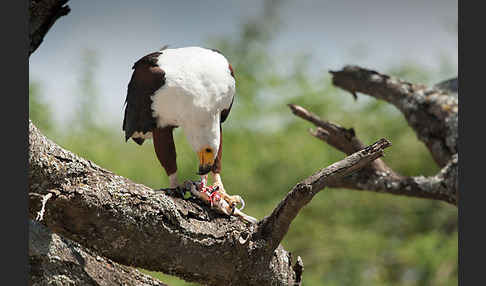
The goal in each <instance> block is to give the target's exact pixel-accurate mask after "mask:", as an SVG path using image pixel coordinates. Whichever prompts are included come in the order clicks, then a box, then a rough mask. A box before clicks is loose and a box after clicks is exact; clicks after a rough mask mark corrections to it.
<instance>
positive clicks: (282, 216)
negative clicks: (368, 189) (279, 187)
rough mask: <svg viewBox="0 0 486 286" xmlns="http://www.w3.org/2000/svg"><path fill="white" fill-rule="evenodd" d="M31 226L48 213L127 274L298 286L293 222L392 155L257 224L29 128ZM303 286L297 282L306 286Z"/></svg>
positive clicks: (352, 164)
mask: <svg viewBox="0 0 486 286" xmlns="http://www.w3.org/2000/svg"><path fill="white" fill-rule="evenodd" d="M29 134H30V136H29V166H30V170H29V197H30V209H29V213H30V216H31V218H34V217H36V216H37V213H38V211H39V210H40V209H42V199H41V198H42V197H43V196H44V195H46V194H49V193H50V194H52V196H51V198H50V199H49V200H48V201H47V203H46V204H45V213H44V220H43V221H44V223H45V224H46V225H47V226H48V227H49V228H50V229H51V230H53V231H54V232H56V233H58V234H60V235H62V236H63V237H66V238H69V239H72V240H74V241H76V242H78V243H80V244H81V245H83V246H85V247H88V248H91V249H93V250H94V251H96V252H97V253H99V254H100V255H102V256H105V257H108V258H110V259H112V260H113V261H116V262H118V263H121V264H124V265H132V266H137V267H142V268H145V269H149V270H155V271H162V272H164V273H167V274H171V275H175V276H178V277H181V278H183V279H185V280H187V281H194V282H199V283H202V284H208V285H294V283H296V282H298V281H301V275H302V270H303V264H302V261H301V260H299V259H297V261H296V262H295V261H293V259H292V256H291V254H290V253H288V252H287V251H285V250H284V249H283V248H282V247H281V246H280V245H279V243H280V241H281V240H282V239H283V237H284V236H285V234H286V232H287V230H288V227H289V225H290V223H291V221H292V220H293V219H294V218H295V216H296V215H297V213H298V212H299V210H300V208H301V207H303V206H304V205H305V204H307V203H308V202H309V201H310V200H311V198H312V196H314V195H315V193H317V192H318V191H319V190H321V189H322V188H324V186H325V184H327V183H326V182H332V181H334V180H337V179H338V178H341V177H342V176H344V175H346V174H349V173H350V172H354V171H356V170H357V169H360V168H362V167H363V166H364V165H366V164H368V163H370V162H371V161H373V160H374V159H376V158H378V157H379V156H381V155H382V154H383V149H384V148H386V147H388V146H389V142H388V141H386V140H384V139H383V140H381V141H379V142H377V143H376V144H374V145H372V146H370V147H367V148H365V149H364V150H362V151H359V152H357V153H356V154H353V155H351V156H349V157H347V158H345V159H343V160H342V161H340V162H337V163H335V164H333V165H331V166H329V167H327V168H324V169H323V170H321V171H319V172H317V173H316V174H314V175H313V176H311V177H309V178H307V179H306V180H304V181H302V182H300V183H299V184H297V185H296V187H294V188H293V190H292V191H291V192H289V194H288V195H287V197H286V198H285V199H284V200H283V201H282V203H281V204H279V206H278V207H277V208H276V210H275V211H274V212H273V213H272V214H271V215H270V216H268V217H267V218H265V219H264V220H262V221H261V222H259V223H258V224H257V225H247V224H245V223H243V222H242V221H240V220H239V219H237V218H235V217H227V216H224V215H219V214H217V213H216V212H214V211H213V210H211V209H210V208H209V207H207V206H205V205H200V202H198V201H195V200H184V199H182V198H178V197H175V196H169V195H168V194H164V193H156V192H154V191H153V190H151V189H149V188H147V187H145V186H143V185H140V184H136V183H134V182H131V181H130V180H128V179H126V178H123V177H120V176H117V175H115V174H113V173H111V172H109V171H107V170H104V169H103V168H101V167H99V166H97V165H96V164H94V163H92V162H91V161H88V160H85V159H82V158H80V157H78V156H76V155H75V154H72V153H71V152H69V151H66V150H64V149H62V148H61V147H59V146H58V145H56V144H55V143H54V142H52V141H50V140H49V139H47V138H46V137H45V136H43V135H42V134H41V133H40V132H39V130H38V129H37V128H36V127H35V126H34V125H33V124H32V123H30V124H29ZM297 284H298V283H297Z"/></svg>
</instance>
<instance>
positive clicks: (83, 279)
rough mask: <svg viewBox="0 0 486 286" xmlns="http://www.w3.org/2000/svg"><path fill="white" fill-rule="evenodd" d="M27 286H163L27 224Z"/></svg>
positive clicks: (35, 224) (31, 224)
mask: <svg viewBox="0 0 486 286" xmlns="http://www.w3.org/2000/svg"><path fill="white" fill-rule="evenodd" d="M29 262H30V264H29V267H30V274H31V275H30V281H29V285H33V286H36V285H37V286H41V285H51V286H53V285H59V286H65V285H93V286H95V285H96V286H98V285H99V286H111V285H140V286H164V285H165V286H167V285H166V284H163V283H162V282H159V281H157V280H155V279H153V278H152V277H150V276H148V275H145V274H143V273H140V272H139V271H138V270H135V269H133V268H131V267H127V266H123V265H120V264H118V263H115V262H113V261H111V260H110V259H106V258H103V257H101V256H99V255H97V254H96V253H94V252H93V251H91V250H88V249H85V248H84V247H82V246H81V245H79V244H78V243H76V242H73V241H71V240H69V239H65V238H62V237H61V236H59V235H57V234H55V233H53V232H52V231H50V230H49V229H48V228H46V227H45V226H44V225H42V224H40V223H38V222H36V221H33V220H29Z"/></svg>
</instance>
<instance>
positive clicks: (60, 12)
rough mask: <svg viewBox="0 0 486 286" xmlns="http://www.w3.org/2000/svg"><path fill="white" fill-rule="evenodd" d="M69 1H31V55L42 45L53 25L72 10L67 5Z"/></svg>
mask: <svg viewBox="0 0 486 286" xmlns="http://www.w3.org/2000/svg"><path fill="white" fill-rule="evenodd" d="M67 2H68V0H31V1H29V40H30V48H29V56H30V55H31V54H32V53H33V52H34V51H35V50H36V49H37V48H38V47H39V46H40V44H41V43H42V40H43V39H44V36H45V35H46V34H47V32H48V31H49V29H50V28H51V27H52V25H54V23H55V22H56V21H57V20H58V19H59V18H60V17H62V16H65V15H67V14H68V13H69V12H70V11H71V9H70V8H69V6H66V5H65V4H66V3H67Z"/></svg>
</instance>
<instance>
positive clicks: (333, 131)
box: [289, 66, 459, 205]
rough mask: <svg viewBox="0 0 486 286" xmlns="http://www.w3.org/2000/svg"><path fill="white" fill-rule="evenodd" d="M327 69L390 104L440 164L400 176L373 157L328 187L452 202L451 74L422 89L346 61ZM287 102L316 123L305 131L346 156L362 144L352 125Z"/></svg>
mask: <svg viewBox="0 0 486 286" xmlns="http://www.w3.org/2000/svg"><path fill="white" fill-rule="evenodd" d="M331 74H332V76H333V83H334V85H336V86H338V87H340V88H343V89H344V90H347V91H349V92H351V93H352V94H353V95H354V96H356V94H355V93H356V92H362V93H365V94H368V95H370V96H373V97H375V98H377V99H382V100H385V101H387V102H389V103H391V104H393V105H395V106H396V107H397V108H398V109H399V110H400V111H401V112H402V113H403V115H404V116H405V118H406V119H407V121H408V123H409V125H410V126H411V127H412V129H413V130H414V131H415V133H416V134H417V137H418V138H419V139H420V140H421V141H423V142H424V143H425V145H426V146H427V147H428V149H429V151H430V153H431V154H432V157H433V158H434V159H435V162H436V163H437V164H438V165H439V166H440V167H442V169H441V170H440V171H439V172H438V173H437V174H436V175H435V176H430V177H424V176H413V177H410V176H403V175H401V174H399V173H398V172H396V171H394V170H392V169H391V168H390V167H389V166H387V165H386V164H385V163H384V162H383V160H381V159H377V160H375V161H374V162H372V163H371V164H370V165H369V166H367V167H365V168H363V169H362V170H360V171H359V172H356V173H355V174H353V175H351V176H349V177H347V178H346V180H340V181H335V182H333V183H332V184H329V187H336V188H346V189H353V190H368V191H375V192H383V193H389V194H395V195H406V196H411V197H420V198H428V199H435V200H442V201H446V202H448V203H451V204H454V205H457V202H458V200H459V184H458V160H459V158H458V153H457V151H458V148H457V138H458V132H457V122H458V96H457V92H458V89H457V78H454V79H450V80H447V81H444V82H441V83H439V84H437V85H436V86H435V87H434V88H428V87H426V86H424V85H415V84H411V83H408V82H405V81H402V80H399V79H396V78H393V77H390V76H388V75H384V74H380V73H378V72H376V71H372V70H367V69H364V68H361V67H357V66H347V67H344V69H343V70H340V71H332V72H331ZM289 107H290V109H291V111H292V112H293V114H295V115H296V116H298V117H301V118H303V119H305V120H307V121H309V122H311V123H313V124H314V125H315V126H316V127H317V128H316V129H315V130H310V133H311V135H313V136H315V137H316V138H319V139H321V140H323V141H324V142H326V143H328V144H329V145H331V146H332V147H334V148H336V149H338V150H340V151H341V152H343V153H345V154H348V155H349V154H351V153H353V152H356V151H357V150H360V149H361V148H363V146H364V145H363V143H361V141H360V140H359V139H358V137H357V136H356V133H355V131H354V129H353V128H349V129H346V128H343V127H341V126H339V125H337V124H335V123H331V122H328V121H325V120H322V119H321V118H319V116H317V115H316V114H313V113H312V112H310V111H308V110H306V109H305V108H303V107H301V106H297V105H294V104H289Z"/></svg>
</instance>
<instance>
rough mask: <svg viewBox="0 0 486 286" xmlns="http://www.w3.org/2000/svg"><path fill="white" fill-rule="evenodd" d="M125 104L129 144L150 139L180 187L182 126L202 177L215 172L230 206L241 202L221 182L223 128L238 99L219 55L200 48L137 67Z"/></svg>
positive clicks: (168, 53) (157, 55)
mask: <svg viewBox="0 0 486 286" xmlns="http://www.w3.org/2000/svg"><path fill="white" fill-rule="evenodd" d="M132 69H133V70H134V71H133V74H132V77H131V79H130V82H129V84H128V91H127V97H126V100H125V103H126V107H125V116H124V119H123V130H124V131H125V140H126V141H128V139H130V138H132V140H133V141H135V142H136V143H137V144H139V145H142V144H143V142H144V141H145V139H148V138H152V139H153V144H154V148H155V153H156V155H157V158H158V159H159V161H160V164H161V165H162V167H163V168H164V169H165V171H166V173H167V175H168V176H169V182H170V188H176V187H177V186H178V185H179V184H178V181H177V164H176V148H175V144H174V139H173V135H172V132H173V130H174V128H177V127H182V129H183V130H184V133H185V135H186V137H187V140H188V142H189V143H190V145H191V147H192V149H193V150H194V151H195V152H196V153H197V155H198V157H199V169H198V174H199V175H200V176H201V182H204V183H205V182H206V180H207V174H208V173H209V172H211V173H212V178H213V182H214V185H213V186H217V187H218V188H219V192H220V193H221V198H223V199H225V200H226V201H227V202H228V203H229V204H230V205H231V206H232V207H234V206H235V205H236V204H237V203H243V204H244V202H242V200H241V197H240V196H229V195H228V194H227V193H226V191H225V189H224V187H223V183H222V180H221V176H220V172H221V155H222V127H221V123H223V122H224V121H225V120H226V119H227V117H228V115H229V112H230V110H231V106H232V105H233V99H234V96H235V88H236V86H235V85H236V84H235V78H234V74H233V69H232V67H231V65H230V64H229V62H228V60H227V59H226V58H225V57H224V56H223V55H222V54H221V53H220V52H219V51H217V50H214V49H206V48H201V47H185V48H174V49H166V48H163V49H161V50H160V51H157V52H153V53H151V54H148V55H146V56H144V57H142V58H141V59H139V60H138V61H137V62H135V64H134V65H133V67H132Z"/></svg>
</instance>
